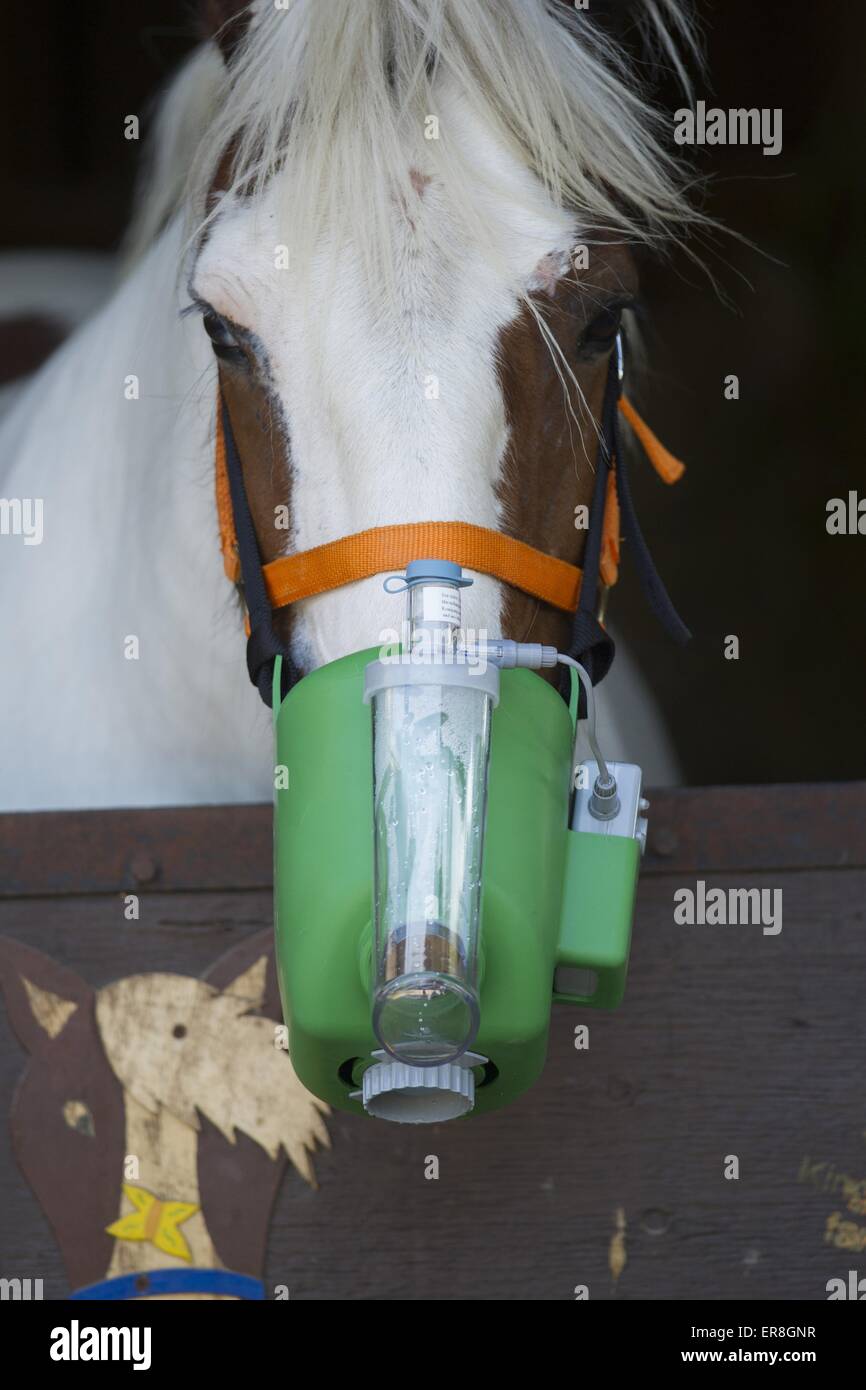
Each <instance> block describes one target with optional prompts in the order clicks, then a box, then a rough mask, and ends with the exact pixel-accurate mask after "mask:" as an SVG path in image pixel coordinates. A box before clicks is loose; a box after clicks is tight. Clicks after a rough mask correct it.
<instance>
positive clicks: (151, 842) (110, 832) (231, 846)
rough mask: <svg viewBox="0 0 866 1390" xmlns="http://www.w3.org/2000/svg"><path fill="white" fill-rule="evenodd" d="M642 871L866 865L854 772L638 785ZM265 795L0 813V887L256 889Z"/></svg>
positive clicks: (266, 876)
mask: <svg viewBox="0 0 866 1390" xmlns="http://www.w3.org/2000/svg"><path fill="white" fill-rule="evenodd" d="M649 795H650V797H651V800H652V812H651V816H650V835H649V847H648V853H647V856H646V859H645V861H644V865H643V872H644V873H645V874H653V873H657V872H661V873H667V872H670V871H674V870H684V871H687V872H691V871H692V870H697V869H701V870H702V871H711V870H714V871H718V872H724V871H725V870H734V869H736V870H739V869H746V870H754V871H757V870H761V869H768V870H770V869H774V868H778V869H785V868H790V869H812V868H833V867H846V868H853V867H857V866H866V782H839V783H831V784H793V783H792V784H790V785H782V786H773V787H691V788H681V789H680V788H678V789H673V790H670V789H669V790H665V791H656V792H653V791H650V793H649ZM271 824H272V817H271V808H270V806H205V807H195V808H184V807H180V808H175V807H168V808H160V809H155V810H143V811H142V810H131V811H81V812H77V811H58V812H37V813H33V814H29V815H9V814H7V815H0V898H15V897H27V896H37V897H44V896H47V895H51V894H63V895H70V894H77V893H84V894H90V893H120V892H122V891H128V892H138V891H142V892H152V891H167V892H189V891H193V890H198V891H202V892H219V891H222V890H230V891H238V890H241V889H253V888H267V887H269V885H270V883H271V874H272V841H271Z"/></svg>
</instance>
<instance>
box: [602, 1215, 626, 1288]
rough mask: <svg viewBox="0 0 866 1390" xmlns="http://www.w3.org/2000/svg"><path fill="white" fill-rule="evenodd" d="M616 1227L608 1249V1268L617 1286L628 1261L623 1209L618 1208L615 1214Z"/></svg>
mask: <svg viewBox="0 0 866 1390" xmlns="http://www.w3.org/2000/svg"><path fill="white" fill-rule="evenodd" d="M614 1225H615V1229H614V1233H613V1235H612V1236H611V1238H610V1246H609V1248H608V1254H607V1266H608V1269H609V1270H610V1273H611V1278H612V1279H613V1282H614V1284H616V1283H617V1281H618V1279H619V1276H620V1275H621V1274H622V1272H623V1270H624V1269H625V1266H626V1260H627V1259H628V1256H627V1255H626V1249H625V1235H626V1219H625V1212H624V1210H623V1208H622V1207H617V1209H616V1211H615V1213H614Z"/></svg>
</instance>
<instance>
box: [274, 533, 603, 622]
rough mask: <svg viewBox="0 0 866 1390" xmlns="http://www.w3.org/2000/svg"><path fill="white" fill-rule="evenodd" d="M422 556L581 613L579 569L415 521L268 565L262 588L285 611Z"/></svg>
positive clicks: (519, 546) (502, 539) (502, 541)
mask: <svg viewBox="0 0 866 1390" xmlns="http://www.w3.org/2000/svg"><path fill="white" fill-rule="evenodd" d="M425 555H435V557H436V559H437V560H452V561H454V562H455V563H456V564H458V565H462V567H463V568H464V569H470V570H475V571H476V572H477V573H479V574H490V575H493V577H494V578H495V579H501V580H502V581H503V583H505V584H511V585H513V587H514V588H515V589H522V590H523V592H524V593H527V594H532V595H534V597H535V598H540V599H543V600H544V602H545V603H550V604H552V605H553V607H554V608H563V609H565V611H566V612H574V610H575V608H576V607H577V600H578V597H579V595H580V582H581V578H582V571H581V570H579V569H578V568H577V566H576V565H569V564H567V563H566V561H565V560H558V559H557V558H556V556H555V555H546V554H545V553H544V552H543V551H541V550H535V549H534V548H533V547H532V546H531V545H527V544H526V543H525V542H524V541H518V540H515V539H514V537H513V536H504V535H502V534H501V532H499V531H489V530H487V529H486V527H484V526H473V525H472V524H471V523H470V522H467V521H416V522H409V523H407V524H404V525H401V526H376V527H373V529H372V530H369V531H360V532H358V534H357V535H354V536H343V537H342V538H341V539H340V540H338V541H330V542H329V543H328V544H327V545H317V546H316V547H315V548H314V549H313V550H304V551H301V552H300V553H299V554H296V555H285V556H283V557H282V559H279V560H272V561H271V563H270V564H268V565H265V566H264V575H265V584H266V585H267V590H268V594H269V595H270V600H271V603H272V604H273V606H274V608H284V607H285V606H286V604H289V603H296V602H297V600H298V599H301V598H309V597H310V596H311V595H313V594H323V593H327V592H328V590H330V589H339V588H340V587H341V586H342V585H343V584H351V583H353V582H354V581H355V580H356V579H369V578H370V576H371V575H374V574H382V573H384V571H386V570H404V569H405V568H406V566H407V565H408V564H409V562H410V561H411V560H417V559H418V558H419V557H423V556H425Z"/></svg>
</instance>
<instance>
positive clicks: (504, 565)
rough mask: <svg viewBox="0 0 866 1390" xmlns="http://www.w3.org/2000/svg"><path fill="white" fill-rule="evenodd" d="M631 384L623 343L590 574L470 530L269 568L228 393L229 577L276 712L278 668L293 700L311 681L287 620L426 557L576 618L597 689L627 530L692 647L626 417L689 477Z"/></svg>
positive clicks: (382, 535)
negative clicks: (279, 617)
mask: <svg viewBox="0 0 866 1390" xmlns="http://www.w3.org/2000/svg"><path fill="white" fill-rule="evenodd" d="M622 379H623V350H622V340H621V336H620V335H619V334H618V335H617V340H616V350H615V351H614V352H613V353H612V354H611V359H610V365H609V368H608V376H607V385H606V388H605V396H604V404H603V407H602V421H601V425H602V428H601V439H600V441H599V467H598V468H597V471H596V481H595V487H594V489H593V496H592V502H591V504H590V513H589V527H588V531H587V537H586V549H585V553H584V563H583V568H582V569H581V568H579V567H578V566H577V565H572V564H569V563H568V562H567V561H565V560H561V559H559V558H558V557H557V556H555V555H548V554H547V553H546V552H544V551H542V550H536V549H535V548H534V547H533V546H531V545H527V544H526V543H525V542H524V541H520V540H517V539H516V538H515V537H514V536H507V535H505V534H503V533H502V532H500V531H493V530H489V529H488V528H486V527H483V526H474V525H472V524H471V523H470V522H465V521H421V522H413V523H408V524H404V525H396V526H376V527H374V528H372V529H371V530H367V531H359V532H357V533H356V534H354V535H351V536H343V537H342V538H341V539H339V540H336V541H330V542H328V543H327V544H326V545H319V546H315V547H314V548H313V549H311V550H304V551H298V552H296V553H295V554H293V555H284V556H281V557H280V558H279V559H278V560H272V561H270V562H269V563H268V564H264V565H263V564H262V558H261V551H260V550H259V544H258V540H257V537H256V532H255V527H254V525H253V519H252V514H251V512H250V508H249V502H248V500H247V494H246V488H245V486H244V479H243V469H242V467H241V460H240V456H239V454H238V449H237V444H236V442H235V438H234V433H233V431H232V425H231V419H230V416H229V411H228V406H227V404H226V402H225V399H224V398H223V396H222V392H221V391H219V389H218V398H217V425H216V495H217V511H218V515H219V527H220V545H221V549H222V555H223V566H224V569H225V573H226V575H227V577H228V578H229V579H230V580H231V582H232V583H233V584H235V585H237V586H238V587H239V588H240V589H241V592H242V596H243V601H244V604H245V607H246V611H247V619H246V628H247V670H248V671H249V675H250V680H251V681H252V683H253V685H255V686H256V687H257V688H258V690H259V693H260V694H261V697H262V699H263V700H264V702H265V704H266V705H270V704H271V703H272V685H273V672H274V662H275V660H276V658H277V657H278V656H279V657H282V671H283V690H282V694H283V696H284V697H285V695H286V694H287V693H288V691H289V690H290V689H291V688H292V686H293V685H295V684H296V683H297V681H298V680H299V679H300V672H299V671H298V670H297V668H296V667H295V666H294V663H293V662H292V659H291V656H290V654H289V652H288V649H287V648H286V646H285V645H284V644H283V643H282V642H281V641H280V640H279V638H278V637H277V635H276V633H275V632H274V626H273V614H274V612H275V610H277V609H279V608H286V607H288V606H289V605H290V604H293V603H297V602H298V601H299V600H301V599H305V598H311V597H313V596H314V595H315V594H323V593H328V592H329V591H330V590H332V589H339V588H341V587H343V586H344V585H346V584H352V583H355V582H356V581H357V580H359V579H369V578H370V577H371V576H373V575H376V574H383V573H386V572H387V571H388V570H395V569H405V567H406V565H407V564H408V563H409V562H410V561H411V560H417V559H418V558H419V556H423V555H435V556H436V558H437V559H440V560H452V561H454V562H455V563H457V564H459V565H461V566H462V567H463V568H464V569H471V570H475V571H476V572H477V573H479V574H488V575H491V576H492V577H493V578H495V579H499V580H501V581H502V582H503V583H504V584H508V585H510V586H511V587H512V588H515V589H520V590H521V591H522V592H523V593H526V594H530V595H532V597H534V598H537V599H540V600H541V601H542V602H543V603H548V604H550V605H552V606H553V607H554V608H558V609H560V610H562V611H564V612H568V613H573V614H574V620H573V628H572V640H571V644H570V646H569V648H568V655H569V656H570V657H572V658H573V659H574V660H575V661H580V662H581V663H582V664H583V665H584V666H585V667H586V668H587V670H588V672H589V674H590V676H591V678H592V681H593V684H597V683H598V681H600V680H602V679H603V678H604V676H606V675H607V672H608V671H609V669H610V666H611V663H612V661H613V657H614V644H613V641H612V640H611V638H610V637H609V635H608V634H607V632H606V631H605V629H604V626H603V618H604V604H605V601H606V598H607V592H608V590H609V589H610V588H611V587H612V586H613V585H614V584H615V583H616V581H617V578H618V574H619V558H620V552H619V541H620V529H621V530H622V535H623V538H624V539H625V540H626V541H628V543H629V545H630V546H631V548H632V553H633V555H634V559H635V563H636V565H637V568H638V576H639V578H640V582H641V587H642V588H643V590H644V594H645V596H646V598H647V601H648V603H649V605H650V608H651V609H652V611H653V612H654V613H655V615H656V617H657V618H658V620H659V622H660V623H661V624H662V626H663V627H664V629H665V631H666V632H667V633H668V635H669V636H670V637H671V638H672V639H673V640H674V641H675V642H678V643H684V642H687V641H688V640H689V637H690V635H691V634H690V633H689V631H688V629H687V628H686V627H685V625H684V624H683V623H682V621H681V620H680V618H679V616H678V614H677V612H676V610H675V609H674V607H673V604H672V603H671V600H670V598H669V597H668V593H667V590H666V589H665V587H664V584H663V583H662V581H661V579H660V578H659V575H658V573H657V571H656V568H655V565H654V564H653V561H652V557H651V556H650V553H649V550H648V548H647V545H646V542H645V540H644V538H643V534H642V532H641V529H640V526H639V524H638V520H637V515H636V513H635V509H634V503H633V500H632V495H631V487H630V483H629V478H628V472H627V468H626V460H625V456H624V454H623V451H622V449H621V447H620V438H619V417H620V415H622V416H623V417H624V419H625V420H626V421H627V422H628V424H629V425H630V427H631V428H632V430H633V431H634V433H635V435H636V436H637V438H638V439H639V440H640V442H641V444H642V446H643V448H644V451H645V452H646V455H647V457H648V458H649V461H650V463H651V464H652V466H653V468H654V469H655V471H656V473H657V474H658V475H659V477H660V478H661V479H662V480H663V482H665V483H675V482H677V481H678V480H679V478H680V477H681V476H682V474H683V472H684V471H685V470H684V467H683V464H682V463H680V462H679V460H677V459H675V458H674V456H673V455H672V454H670V453H669V452H668V450H667V449H666V448H665V447H664V445H663V444H661V443H660V441H659V440H658V439H657V438H656V436H655V435H654V434H653V432H652V430H651V429H650V428H649V426H648V425H646V424H645V422H644V421H643V420H642V419H641V417H640V416H639V415H638V413H637V411H636V410H635V409H634V407H633V406H632V405H631V404H630V402H629V401H628V400H627V399H626V398H625V396H623V394H622ZM602 465H603V466H602ZM599 589H601V594H599ZM563 694H565V691H564V690H563ZM566 698H567V696H566Z"/></svg>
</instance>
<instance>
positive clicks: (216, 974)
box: [202, 928, 283, 1020]
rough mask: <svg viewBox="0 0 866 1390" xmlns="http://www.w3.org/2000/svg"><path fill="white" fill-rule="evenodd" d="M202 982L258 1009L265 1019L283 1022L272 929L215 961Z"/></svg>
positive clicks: (247, 939)
mask: <svg viewBox="0 0 866 1390" xmlns="http://www.w3.org/2000/svg"><path fill="white" fill-rule="evenodd" d="M202 979H203V980H204V981H206V983H207V984H209V985H212V986H213V988H214V989H218V990H221V991H222V992H223V994H232V995H236V996H237V997H238V999H239V1000H246V1001H247V1002H246V1006H245V1008H246V1009H254V1010H255V1012H256V1013H260V1014H263V1015H264V1016H265V1018H273V1019H275V1020H280V1019H282V1016H283V1011H282V1007H281V1005H280V991H279V985H278V984H277V973H276V967H275V964H274V933H273V929H272V928H268V929H267V930H266V931H261V932H255V933H254V935H253V936H248V937H246V938H245V939H244V940H243V941H241V942H239V943H238V945H237V946H232V947H231V949H230V950H228V951H227V952H226V953H225V955H223V956H220V957H219V959H218V960H215V961H214V963H213V965H212V966H211V967H210V969H208V970H206V971H205V973H204V974H203V975H202Z"/></svg>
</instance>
